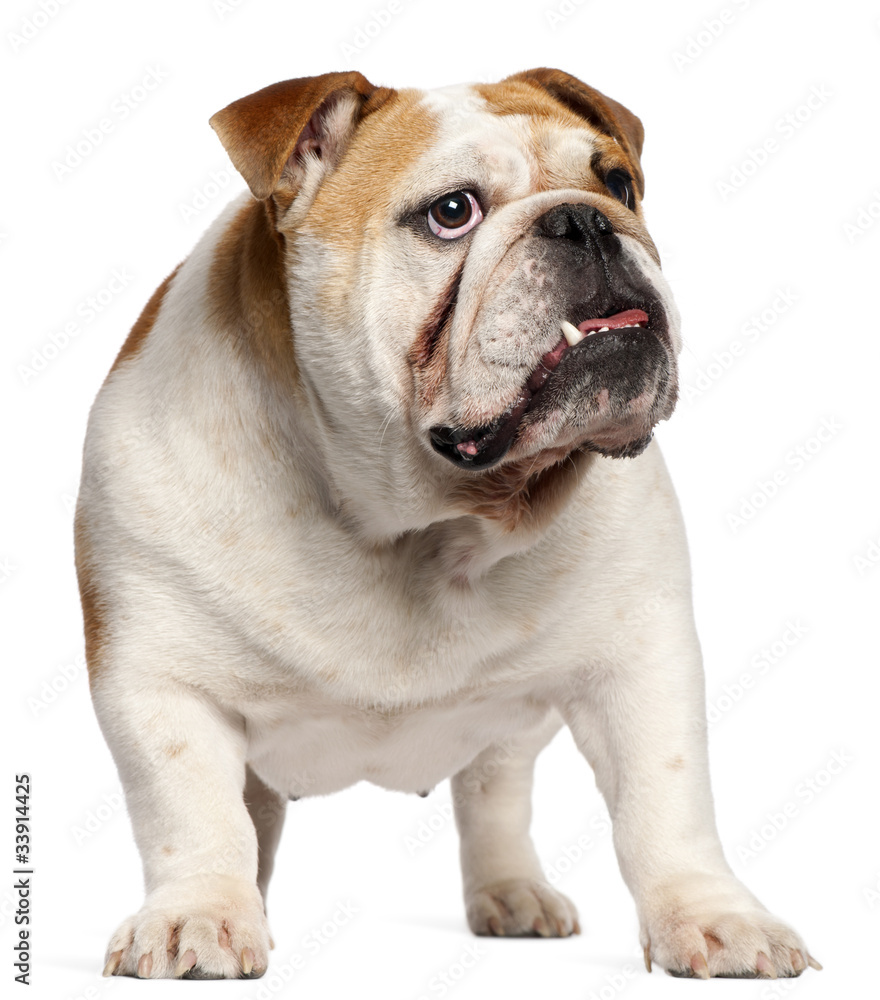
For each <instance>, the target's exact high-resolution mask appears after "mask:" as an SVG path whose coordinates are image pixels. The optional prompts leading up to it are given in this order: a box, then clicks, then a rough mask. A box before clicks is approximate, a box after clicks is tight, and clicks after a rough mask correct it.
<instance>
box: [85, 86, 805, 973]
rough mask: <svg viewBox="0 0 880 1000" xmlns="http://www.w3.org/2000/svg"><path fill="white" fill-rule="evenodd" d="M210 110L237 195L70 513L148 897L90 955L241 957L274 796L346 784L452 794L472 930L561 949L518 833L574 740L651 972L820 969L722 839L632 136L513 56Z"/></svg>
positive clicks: (665, 355)
mask: <svg viewBox="0 0 880 1000" xmlns="http://www.w3.org/2000/svg"><path fill="white" fill-rule="evenodd" d="M211 125H212V126H213V128H214V129H215V130H216V132H217V134H218V136H219V138H220V141H221V142H222V143H223V145H224V147H225V148H226V151H227V153H228V155H229V157H230V158H231V160H232V163H233V164H234V165H235V167H236V168H237V169H238V170H239V171H240V173H241V174H242V176H243V177H244V179H245V181H246V182H247V185H248V187H249V189H250V191H249V193H245V194H244V196H242V197H241V198H239V199H238V200H237V201H235V202H234V203H233V204H231V205H230V206H229V207H228V209H227V210H226V211H225V212H223V214H222V215H221V216H220V218H218V219H217V221H216V222H215V223H214V224H213V225H212V226H211V227H210V228H209V229H208V231H207V232H206V234H205V235H204V237H203V238H202V239H201V241H200V242H199V243H198V245H197V246H196V248H195V250H194V251H193V253H192V254H191V256H190V257H189V258H187V259H186V260H185V261H184V262H183V263H182V264H181V265H179V266H178V267H177V268H176V269H175V270H174V271H173V272H172V273H171V274H170V275H169V276H168V277H167V278H166V279H165V281H163V282H162V284H161V285H160V286H159V288H158V289H157V290H156V292H155V293H154V295H153V297H152V298H151V299H150V301H149V302H148V304H147V306H146V307H145V309H144V311H143V313H142V314H141V316H140V318H139V319H138V321H137V323H136V324H135V326H134V328H133V329H132V331H131V334H130V335H129V337H128V339H127V340H126V341H125V344H124V346H123V347H122V349H121V352H120V353H119V356H118V357H117V359H116V362H115V363H114V365H113V367H112V369H111V371H110V374H109V375H108V377H107V379H106V381H105V382H104V385H103V387H102V388H101V391H100V393H99V395H98V398H97V401H96V402H95V404H94V407H93V409H92V413H91V417H90V421H89V428H88V434H87V439H86V444H85V457H84V467H83V476H82V484H81V489H80V496H79V504H78V508H77V516H76V556H77V568H78V574H79V581H80V589H81V594H82V603H83V608H84V618H85V635H86V650H87V658H88V665H89V675H90V683H91V690H92V695H93V700H94V705H95V710H96V713H97V716H98V719H99V722H100V725H101V728H102V730H103V733H104V735H105V737H106V740H107V742H108V744H109V746H110V749H111V751H112V753H113V755H114V758H115V760H116V764H117V766H118V769H119V774H120V778H121V780H122V783H123V786H124V788H125V795H126V802H127V805H128V811H129V813H130V816H131V820H132V824H133V827H134V834H135V838H136V840H137V845H138V848H139V850H140V853H141V856H142V859H143V868H144V879H145V887H146V900H145V902H144V904H143V906H142V908H141V909H140V910H139V911H138V912H137V913H136V914H135V915H134V916H132V917H129V918H128V919H127V920H125V921H123V923H122V924H121V925H120V926H119V928H118V929H117V930H116V932H115V933H114V934H113V936H112V938H111V939H110V944H109V947H108V950H107V955H106V966H105V969H104V973H105V975H127V976H137V977H140V978H145V979H147V978H190V979H200V978H201V979H203V978H235V977H239V978H241V977H244V978H250V977H255V976H260V975H261V974H262V973H263V972H265V970H266V968H267V964H268V960H269V948H270V936H269V928H268V926H267V922H266V912H265V903H264V901H265V896H266V890H267V885H268V882H269V878H270V875H271V872H272V865H273V854H274V852H275V848H276V846H277V844H278V840H279V837H280V834H281V827H282V821H283V817H284V812H285V808H286V806H287V802H288V800H290V799H293V800H295V799H298V798H301V797H303V796H306V795H312V796H313V795H326V794H328V793H330V792H335V791H338V790H340V789H343V788H346V787H347V786H349V785H352V784H354V783H356V782H358V781H370V782H373V783H374V784H377V785H380V786H382V787H384V788H388V789H392V790H395V791H400V792H412V793H422V794H424V793H426V792H427V791H428V790H430V789H431V788H432V787H433V786H435V785H436V784H437V783H438V782H441V781H443V780H444V779H445V778H450V779H451V786H452V795H453V800H454V806H455V817H456V822H457V826H458V830H459V833H460V838H461V863H462V872H463V891H464V902H465V908H466V913H467V921H468V924H469V925H470V928H471V930H472V931H473V932H474V933H475V934H485V935H498V936H505V935H506V936H509V937H515V936H523V935H526V936H529V935H531V936H541V937H565V936H567V935H570V934H573V933H578V931H579V926H578V919H577V914H576V911H575V907H574V905H573V904H572V903H571V902H570V901H569V900H568V899H567V898H566V897H565V896H564V895H562V894H561V893H560V892H558V891H557V890H556V889H554V888H552V887H551V886H550V885H549V884H548V882H547V880H546V878H545V875H544V873H543V870H542V867H541V864H540V861H539V859H538V855H537V853H536V850H535V847H534V846H533V844H532V841H531V839H530V837H529V820H530V811H531V807H530V792H531V785H532V774H533V768H534V763H535V758H536V756H537V754H538V753H539V752H540V751H541V749H542V748H543V747H544V746H546V744H547V743H548V742H549V741H550V740H551V739H552V738H553V736H554V734H555V733H556V732H557V731H558V730H559V729H560V727H562V726H568V728H569V729H570V731H571V733H572V735H573V736H574V739H575V741H576V743H577V746H578V747H579V749H580V750H581V752H582V753H583V755H584V756H585V757H586V759H587V761H588V762H589V763H590V765H591V767H592V768H593V771H594V773H595V776H596V780H597V782H598V785H599V787H600V789H601V791H602V793H603V795H604V797H605V800H606V802H607V804H608V808H609V810H610V814H611V817H612V822H613V829H614V844H615V848H616V852H617V857H618V860H619V864H620V869H621V872H622V874H623V877H624V879H625V881H626V883H627V885H628V886H629V888H630V890H631V891H632V894H633V896H634V898H635V902H636V906H637V908H638V914H639V920H640V925H641V943H642V946H643V948H644V956H645V963H646V965H647V968H648V970H649V971H650V969H651V965H652V963H656V964H657V965H658V966H661V967H662V968H663V969H665V970H666V971H667V972H669V973H671V974H672V975H675V976H686V977H697V978H703V979H705V978H709V977H712V976H725V977H747V978H749V977H776V976H797V975H799V974H800V973H801V972H802V971H803V970H804V969H805V968H806V966H807V965H808V964H809V965H813V966H814V967H818V965H817V963H815V962H814V960H813V959H812V958H811V956H810V955H809V953H808V952H807V949H806V947H805V946H804V943H803V941H802V940H801V938H800V937H799V936H798V935H797V934H796V933H794V931H792V930H791V929H790V928H789V927H787V926H786V925H785V924H784V923H781V922H780V921H779V920H777V919H776V918H775V917H774V916H772V915H771V914H770V913H769V912H768V911H767V910H766V909H765V908H764V907H763V906H762V905H761V903H760V902H759V901H758V900H757V899H756V898H755V897H754V896H753V895H752V894H751V892H749V890H748V889H746V888H745V886H743V885H742V884H741V883H740V881H739V880H738V879H737V878H736V877H735V876H734V874H733V873H732V871H731V869H730V867H729V866H728V864H727V862H726V860H725V858H724V854H723V852H722V848H721V846H720V843H719V838H718V834H717V832H716V825H715V819H714V813H713V803H712V795H711V791H710V786H709V772H708V765H707V752H706V723H705V705H704V681H703V673H702V665H701V659H700V649H699V645H698V641H697V636H696V632H695V628H694V623H693V616H692V609H691V595H690V579H689V565H688V555H687V551H686V546H685V536H684V532H683V529H682V523H681V518H680V514H679V508H678V505H677V502H676V498H675V495H674V493H673V489H672V486H671V484H670V481H669V477H668V475H667V472H666V468H665V466H664V463H663V460H662V458H661V455H660V452H659V450H658V448H657V445H656V444H655V443H652V433H653V429H654V427H655V425H656V424H657V423H658V421H660V420H664V419H666V418H667V417H669V415H670V414H671V412H672V410H673V407H674V404H675V400H676V355H677V353H678V351H679V349H680V346H681V338H680V321H679V314H678V311H677V309H676V307H675V304H674V302H673V299H672V296H671V294H670V290H669V286H668V285H667V283H666V281H665V280H664V277H663V273H662V271H661V268H660V259H659V256H658V253H657V249H656V247H655V245H654V243H653V242H652V240H651V237H650V236H649V234H648V231H647V229H646V228H645V222H644V216H643V213H642V197H643V193H644V180H643V175H642V169H641V167H640V164H639V156H640V153H641V149H642V137H643V130H642V125H641V122H640V121H639V119H638V118H637V117H636V116H635V115H633V114H632V113H631V112H630V111H628V110H627V109H626V108H625V107H623V106H622V105H620V104H618V103H617V102H616V101H614V100H611V99H610V98H608V97H606V96H604V95H603V94H601V93H600V92H599V91H597V90H594V89H593V88H592V87H589V86H587V85H586V84H584V83H582V82H581V81H580V80H578V79H576V78H574V77H573V76H570V75H568V74H567V73H564V72H561V71H559V70H554V69H534V70H529V71H527V72H523V73H518V74H516V75H515V76H511V77H508V78H507V79H505V80H502V81H501V82H500V83H493V84H474V85H468V86H454V87H449V88H444V89H439V90H431V91H422V90H416V89H409V90H393V89H389V88H387V87H378V86H374V85H373V84H371V83H369V82H368V81H367V80H366V79H365V78H364V77H363V76H362V75H361V74H360V73H357V72H347V73H327V74H324V75H322V76H316V77H309V78H301V79H296V80H287V81H285V82H283V83H276V84H274V85H272V86H270V87H266V88H265V89H264V90H260V91H258V92H257V93H255V94H251V95H250V96H249V97H244V98H242V99H241V100H237V101H235V102H234V103H232V104H230V105H229V106H228V107H226V108H224V109H223V110H222V111H220V112H218V113H217V114H216V115H215V116H214V117H213V118H212V119H211Z"/></svg>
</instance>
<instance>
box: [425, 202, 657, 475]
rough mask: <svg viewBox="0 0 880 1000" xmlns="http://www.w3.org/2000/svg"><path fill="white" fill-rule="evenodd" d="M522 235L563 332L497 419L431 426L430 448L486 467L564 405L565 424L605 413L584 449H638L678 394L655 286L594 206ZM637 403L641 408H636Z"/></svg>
mask: <svg viewBox="0 0 880 1000" xmlns="http://www.w3.org/2000/svg"><path fill="white" fill-rule="evenodd" d="M528 238H529V239H536V240H539V241H540V242H541V244H542V246H541V250H542V251H543V252H545V253H549V255H550V257H551V259H552V261H553V267H554V279H555V283H556V285H557V286H558V296H559V309H560V314H559V321H560V326H561V325H562V321H563V320H565V321H567V323H566V332H565V335H564V336H563V337H561V338H560V340H559V342H558V343H557V344H556V346H555V347H554V348H553V349H552V350H550V351H548V352H547V353H546V354H544V355H543V356H542V357H541V359H540V360H539V362H538V364H537V366H536V367H535V369H534V370H533V371H532V373H531V374H530V375H529V377H528V378H527V379H526V381H525V382H524V383H523V386H522V388H521V390H520V392H519V393H518V395H517V397H516V398H515V399H514V401H513V402H512V403H511V404H510V405H509V406H508V407H507V408H506V409H505V410H504V411H503V412H502V413H500V414H499V415H498V416H497V417H496V418H495V419H494V420H492V421H491V422H490V423H488V424H485V425H482V426H480V427H454V426H436V427H432V428H431V429H430V438H431V445H432V447H433V448H434V450H435V451H436V452H437V453H438V454H440V455H442V456H443V457H444V458H447V459H448V460H449V461H451V462H453V464H455V465H458V466H461V467H463V468H469V469H474V470H481V469H487V468H490V467H491V466H493V465H495V464H496V463H498V462H500V461H501V460H502V459H503V458H504V456H505V455H506V454H507V452H508V451H509V450H510V448H511V446H512V445H513V444H514V443H515V441H516V439H517V436H518V433H519V432H520V429H521V428H525V427H528V426H531V425H533V424H535V423H538V422H540V421H541V420H543V419H546V418H548V417H549V416H550V415H551V414H552V413H554V412H555V411H559V410H562V412H563V413H564V414H565V417H566V422H567V423H568V424H569V425H570V426H574V427H579V426H583V427H584V428H585V431H586V430H587V429H588V427H589V426H591V425H594V424H595V423H596V419H597V416H598V415H599V410H600V409H602V412H603V413H604V414H606V416H607V421H606V422H607V424H608V426H607V427H606V426H603V428H602V434H601V435H600V439H599V440H597V441H591V440H590V439H589V437H587V438H586V439H585V441H584V445H585V446H586V447H588V448H591V449H592V450H596V451H599V452H602V453H603V454H609V455H612V456H614V457H622V456H631V455H635V454H638V453H639V452H640V451H642V450H643V449H644V448H645V447H646V446H647V444H648V443H649V441H650V439H651V428H653V426H654V424H656V423H657V421H659V420H662V419H665V418H666V417H667V416H669V414H670V413H671V412H672V408H673V406H674V404H675V397H676V386H675V362H674V353H673V351H672V346H671V343H670V339H669V328H668V321H667V318H666V313H665V310H664V309H663V307H662V305H661V303H660V301H659V298H658V296H657V294H656V292H655V290H654V288H653V286H652V285H651V283H650V282H649V281H648V279H647V278H646V277H645V276H644V275H643V274H642V272H641V270H640V269H639V268H638V266H637V265H636V263H635V262H634V261H633V260H632V259H631V258H630V257H629V255H627V254H626V252H625V251H624V248H623V246H622V244H621V241H620V237H619V236H618V235H617V233H615V231H614V226H613V225H612V223H611V221H610V220H609V219H608V217H607V216H606V215H604V214H603V213H602V212H601V211H599V209H597V208H595V207H594V206H592V205H587V204H584V203H577V204H564V205H556V206H554V207H553V208H552V209H550V210H549V211H548V212H546V213H545V214H544V215H542V216H541V217H540V218H538V219H537V220H536V221H535V223H534V225H533V227H532V232H531V234H530V236H529V237H528ZM546 241H553V243H552V244H550V245H548V244H547V243H546ZM637 400H638V401H639V402H638V407H639V408H640V409H641V410H643V411H645V412H643V413H639V414H634V412H633V405H632V404H634V402H635V401H637ZM634 417H635V418H636V419H634ZM615 427H616V428H617V431H618V432H617V433H615Z"/></svg>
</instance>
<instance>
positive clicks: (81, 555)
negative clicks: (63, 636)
mask: <svg viewBox="0 0 880 1000" xmlns="http://www.w3.org/2000/svg"><path fill="white" fill-rule="evenodd" d="M73 534H74V545H75V550H76V576H77V581H78V583H79V596H80V602H81V604H82V612H83V633H84V635H85V641H86V665H87V666H88V671H89V685H90V686H91V687H93V686H94V683H95V679H96V678H97V677H98V675H99V674H100V672H101V668H102V666H103V657H102V652H103V646H104V638H105V634H106V619H105V617H104V607H103V604H102V602H101V600H100V597H99V594H98V589H97V587H96V585H95V580H94V574H93V569H92V563H93V560H92V543H91V539H90V538H89V534H88V529H87V528H86V525H85V520H84V518H83V515H82V513H81V512H80V510H79V508H77V512H76V517H75V518H74V529H73Z"/></svg>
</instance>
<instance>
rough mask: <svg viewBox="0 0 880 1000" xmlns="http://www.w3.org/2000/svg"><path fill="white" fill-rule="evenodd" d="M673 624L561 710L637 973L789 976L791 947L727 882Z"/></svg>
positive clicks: (582, 683)
mask: <svg viewBox="0 0 880 1000" xmlns="http://www.w3.org/2000/svg"><path fill="white" fill-rule="evenodd" d="M680 631H681V628H680V627H676V626H675V623H674V622H671V621H670V622H665V623H664V628H663V629H659V628H658V629H657V631H656V632H655V633H654V634H652V635H640V636H638V641H637V642H635V641H634V642H633V643H632V644H631V647H630V648H631V650H632V651H633V655H632V656H631V657H630V658H627V657H625V656H615V657H614V661H615V662H614V664H613V665H612V664H611V663H609V664H607V665H605V666H603V667H601V668H597V669H595V670H591V671H589V672H588V673H586V672H585V674H584V675H583V676H582V677H579V678H578V680H577V681H576V683H575V685H574V687H573V689H572V694H571V696H570V697H568V698H567V699H566V703H565V704H564V705H563V706H561V707H562V711H563V715H564V717H565V718H566V721H567V722H568V724H569V726H570V727H571V730H572V733H573V734H574V737H575V740H576V741H577V743H578V746H579V747H580V749H581V750H582V752H583V753H584V755H585V756H586V758H587V760H588V761H589V762H590V764H591V766H592V767H593V770H594V771H595V774H596V780H597V783H598V785H599V788H600V789H601V791H602V793H603V795H604V796H605V799H606V801H607V803H608V807H609V810H610V812H611V817H612V821H613V827H614V844H615V848H616V851H617V857H618V862H619V864H620V870H621V873H622V875H623V877H624V879H625V881H626V883H627V885H628V886H629V888H630V891H631V892H632V894H633V896H634V897H635V901H636V905H637V907H638V911H639V919H640V924H641V939H642V945H643V947H644V951H645V962H646V964H647V966H648V968H649V970H650V967H651V960H652V959H653V961H655V962H656V963H657V964H659V965H661V966H662V967H663V968H664V969H666V970H667V971H668V972H670V973H671V974H672V975H677V976H687V977H699V978H709V977H710V976H723V977H743V978H755V977H768V978H775V977H776V976H796V975H799V974H800V973H801V972H802V971H803V970H804V968H805V967H806V964H807V962H810V964H813V962H812V960H811V959H810V958H809V955H808V953H807V951H806V948H805V946H804V943H803V941H802V940H801V939H800V937H799V936H798V935H797V934H795V933H794V931H792V930H791V929H790V928H789V927H787V926H786V925H785V924H783V923H781V922H780V921H779V920H777V919H776V918H775V917H773V916H772V915H771V914H770V913H769V912H768V911H767V910H766V909H765V908H764V907H763V906H762V905H761V903H760V902H759V901H758V900H757V899H756V898H755V897H754V896H753V895H752V894H751V893H750V892H749V891H748V889H746V887H745V886H744V885H743V884H742V883H741V882H740V881H739V880H738V879H737V878H736V877H735V876H734V875H733V873H732V871H731V870H730V867H729V866H728V864H727V862H726V860H725V858H724V854H723V851H722V848H721V844H720V842H719V839H718V834H717V832H716V826H715V815H714V807H713V804H712V795H711V789H710V785H709V769H708V760H707V739H706V724H705V704H704V693H703V674H702V665H701V662H700V655H699V649H698V645H697V640H696V638H695V637H693V638H691V639H690V640H689V641H688V642H686V643H680V642H676V641H675V640H674V639H672V638H671V637H672V636H674V635H675V634H676V632H680Z"/></svg>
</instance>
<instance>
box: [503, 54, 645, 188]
mask: <svg viewBox="0 0 880 1000" xmlns="http://www.w3.org/2000/svg"><path fill="white" fill-rule="evenodd" d="M507 81H521V82H523V83H530V84H533V85H535V86H537V87H543V89H544V90H546V91H547V92H548V93H549V94H550V95H551V97H554V98H556V100H557V101H559V103H560V104H564V105H565V106H566V107H567V108H569V110H571V111H574V112H575V114H577V115H580V116H581V118H585V119H586V120H587V121H588V122H589V123H590V124H591V125H592V126H593V128H595V129H598V131H600V132H604V133H605V134H606V135H610V136H611V138H612V139H616V140H617V143H618V145H620V146H622V147H623V150H624V152H625V153H626V154H627V158H628V159H629V160H630V163H631V164H632V167H633V180H634V181H635V182H636V185H637V187H638V189H639V194H640V195H644V190H645V179H644V175H643V174H642V167H641V162H640V157H641V155H642V143H643V142H644V139H645V130H644V128H643V127H642V123H641V121H640V120H639V119H638V118H637V117H636V116H635V115H634V114H633V113H632V111H630V110H629V108H625V107H624V106H623V105H622V104H619V103H618V102H617V101H614V100H612V99H611V98H610V97H606V96H605V95H604V94H603V93H601V92H600V91H598V90H596V89H595V88H594V87H590V86H589V85H588V84H586V83H583V82H582V81H581V80H578V78H577V77H575V76H571V75H570V74H569V73H563V71H562V70H561V69H546V68H542V69H528V70H526V71H525V72H523V73H517V74H515V75H514V76H509V77H508V78H507V80H506V81H504V82H507Z"/></svg>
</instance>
